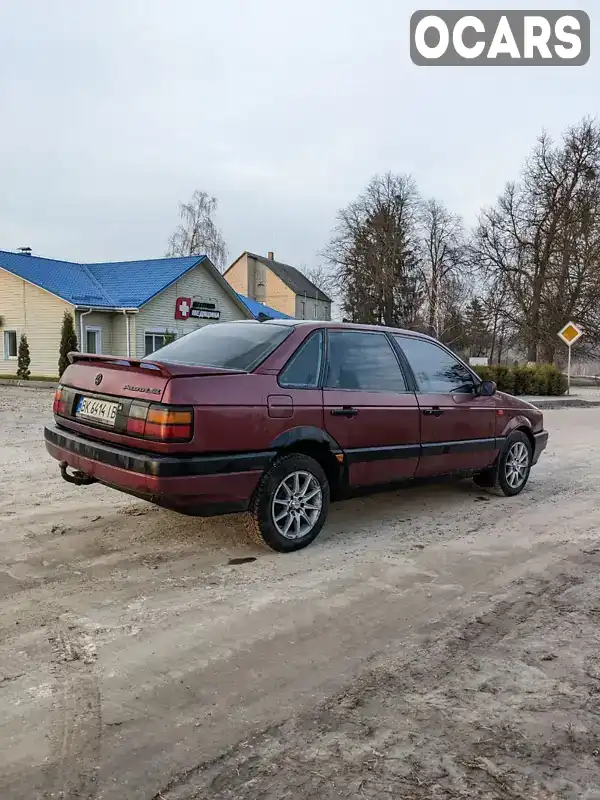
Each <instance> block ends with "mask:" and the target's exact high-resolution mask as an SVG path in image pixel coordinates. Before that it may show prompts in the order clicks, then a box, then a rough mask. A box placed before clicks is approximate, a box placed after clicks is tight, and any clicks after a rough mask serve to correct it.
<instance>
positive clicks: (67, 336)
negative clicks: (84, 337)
mask: <svg viewBox="0 0 600 800" xmlns="http://www.w3.org/2000/svg"><path fill="white" fill-rule="evenodd" d="M75 350H77V335H76V333H75V322H74V321H73V314H70V313H69V312H68V311H65V315H64V317H63V323H62V330H61V332H60V356H59V358H58V377H59V378H61V377H62V374H63V372H64V371H65V370H66V368H67V367H68V366H69V353H72V352H74V351H75Z"/></svg>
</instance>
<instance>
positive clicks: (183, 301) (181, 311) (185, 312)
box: [175, 297, 192, 319]
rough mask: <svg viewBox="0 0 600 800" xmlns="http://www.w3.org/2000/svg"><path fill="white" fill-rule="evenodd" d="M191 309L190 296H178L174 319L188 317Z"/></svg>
mask: <svg viewBox="0 0 600 800" xmlns="http://www.w3.org/2000/svg"><path fill="white" fill-rule="evenodd" d="M191 310H192V299H191V297H178V298H177V302H176V303H175V319H189V316H190V311H191Z"/></svg>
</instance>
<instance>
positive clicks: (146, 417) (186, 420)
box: [127, 403, 194, 442]
mask: <svg viewBox="0 0 600 800" xmlns="http://www.w3.org/2000/svg"><path fill="white" fill-rule="evenodd" d="M193 418H194V415H193V412H192V410H191V409H189V408H177V407H175V408H173V407H169V406H161V405H156V404H155V405H151V406H146V405H142V404H140V405H136V404H135V403H132V404H131V408H130V409H129V417H128V419H127V433H129V434H131V435H132V436H142V437H143V438H144V439H154V440H157V441H160V442H188V441H189V440H190V439H191V438H192V423H193Z"/></svg>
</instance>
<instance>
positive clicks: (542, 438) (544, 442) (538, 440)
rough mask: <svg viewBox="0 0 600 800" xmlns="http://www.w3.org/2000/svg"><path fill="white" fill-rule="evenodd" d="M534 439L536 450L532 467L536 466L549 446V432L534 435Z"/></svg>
mask: <svg viewBox="0 0 600 800" xmlns="http://www.w3.org/2000/svg"><path fill="white" fill-rule="evenodd" d="M533 438H534V439H535V449H534V451H533V459H532V465H535V464H537V462H538V460H539V458H540V456H541V455H542V453H543V452H544V450H545V449H546V447H547V446H548V431H540V432H539V433H534V434H533Z"/></svg>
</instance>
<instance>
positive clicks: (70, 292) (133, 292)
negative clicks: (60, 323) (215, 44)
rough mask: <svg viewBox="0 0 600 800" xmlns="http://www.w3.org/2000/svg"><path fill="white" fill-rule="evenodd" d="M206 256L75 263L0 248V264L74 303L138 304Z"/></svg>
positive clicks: (128, 306) (146, 300)
mask: <svg viewBox="0 0 600 800" xmlns="http://www.w3.org/2000/svg"><path fill="white" fill-rule="evenodd" d="M205 258H206V256H188V257H184V258H157V259H152V260H148V261H116V262H111V263H105V264H77V263H75V262H73V261H55V260H54V259H51V258H40V257H39V256H27V255H22V254H21V253H9V252H5V251H3V250H0V267H2V268H3V269H5V270H7V271H8V272H12V273H13V274H14V275H17V276H18V277H20V278H24V279H25V280H26V281H29V282H30V283H34V284H35V285H36V286H40V287H41V288H42V289H46V291H48V292H51V293H52V294H55V295H57V296H58V297H62V298H63V300H66V301H67V302H69V303H72V304H73V305H76V306H88V307H89V306H91V307H94V308H139V307H140V306H143V305H144V303H147V302H148V301H149V300H151V299H152V298H153V297H154V296H155V295H157V294H158V293H159V292H162V291H163V290H164V289H166V288H167V286H170V285H171V284H172V283H174V282H175V281H176V280H177V279H178V278H181V276H182V275H185V273H186V272H188V271H189V270H191V269H192V268H193V267H195V266H196V265H198V264H200V263H201V262H202V261H204V260H205Z"/></svg>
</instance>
